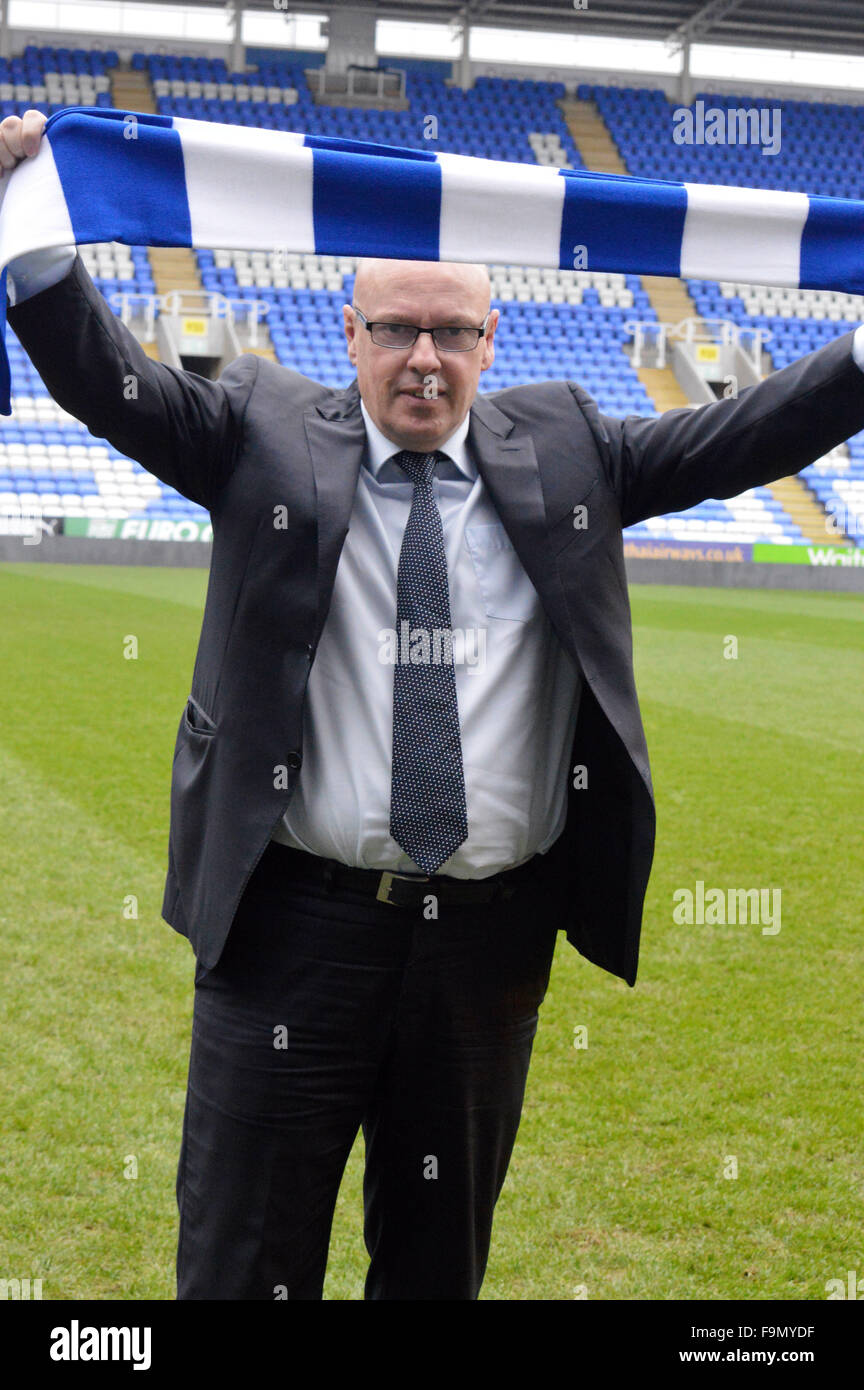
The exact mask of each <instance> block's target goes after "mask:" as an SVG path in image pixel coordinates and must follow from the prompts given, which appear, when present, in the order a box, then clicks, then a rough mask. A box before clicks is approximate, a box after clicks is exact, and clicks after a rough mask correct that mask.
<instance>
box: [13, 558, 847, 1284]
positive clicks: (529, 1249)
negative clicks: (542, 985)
mask: <svg viewBox="0 0 864 1390" xmlns="http://www.w3.org/2000/svg"><path fill="white" fill-rule="evenodd" d="M169 575H170V579H171V583H170V585H169V586H168V587H169V588H170V590H171V591H172V596H170V597H169V596H168V595H167V594H165V593H164V592H163V591H164V586H165V584H166V578H168V576H169ZM40 578H41V580H42V581H45V582H40V583H38V584H36V583H34V582H32V581H31V580H28V581H27V583H26V585H25V584H24V583H23V577H21V576H19V578H18V579H17V580H14V582H7V581H8V580H9V576H8V571H3V572H0V600H2V599H5V598H6V597H7V596H8V595H12V593H13V591H14V595H15V602H14V603H13V604H12V613H13V617H14V621H12V622H11V624H10V623H7V624H6V625H5V627H6V631H5V634H4V633H0V643H3V646H4V652H3V659H4V661H5V663H6V667H5V669H7V670H10V671H11V672H12V673H13V674H12V677H11V679H10V678H8V677H7V680H6V683H5V685H4V692H3V696H2V697H0V698H2V700H3V705H4V718H3V720H2V723H0V737H2V739H3V740H4V744H3V746H2V747H0V775H3V777H4V783H5V785H6V787H7V796H6V797H5V798H4V801H3V806H2V811H0V834H2V839H0V843H2V844H3V846H4V851H3V855H4V863H3V878H4V885H6V886H7V892H6V894H5V897H4V909H3V910H4V915H5V918H6V920H5V921H4V922H3V923H2V931H0V951H5V957H4V958H3V961H2V964H3V967H4V968H3V976H2V978H3V980H4V985H3V995H4V1000H5V1005H4V1007H5V1008H6V1012H7V1025H6V1037H7V1047H6V1053H5V1056H6V1061H7V1063H8V1062H9V1061H10V1058H11V1063H12V1067H13V1071H12V1072H10V1069H9V1066H8V1065H7V1066H6V1067H5V1068H4V1072H5V1076H4V1080H5V1082H6V1085H7V1089H8V1091H9V1092H10V1093H11V1096H12V1097H13V1105H12V1106H11V1107H8V1106H7V1110H9V1111H10V1123H9V1124H8V1125H7V1127H6V1128H7V1135H8V1137H7V1139H6V1140H5V1141H4V1148H5V1150H6V1152H7V1153H9V1152H11V1153H12V1154H13V1162H12V1163H11V1164H9V1163H7V1164H6V1171H5V1174H4V1181H5V1192H4V1198H5V1200H4V1223H3V1236H2V1239H3V1240H4V1242H5V1248H4V1249H3V1251H2V1264H3V1268H0V1274H3V1275H5V1276H8V1277H14V1276H15V1275H16V1274H17V1275H18V1276H19V1277H26V1276H27V1275H28V1274H30V1275H33V1276H37V1275H38V1273H39V1270H38V1269H34V1268H33V1267H32V1262H33V1261H34V1260H36V1261H39V1260H45V1259H50V1260H52V1261H53V1265H52V1267H53V1270H54V1273H53V1275H52V1274H51V1273H50V1272H49V1274H48V1275H47V1276H46V1285H45V1297H46V1298H52V1297H72V1298H76V1297H77V1298H82V1297H92V1296H95V1297H117V1298H146V1297H161V1298H170V1297H172V1296H173V1259H174V1242H175V1239H176V1209H175V1206H174V1190H173V1184H174V1175H175V1171H176V1159H177V1153H178V1150H179V1142H180V1117H181V1114H182V1093H183V1088H184V1085H185V1071H186V1064H187V1060H188V1045H189V1022H190V1009H191V975H192V971H191V953H190V952H189V948H188V946H187V945H186V944H185V943H183V942H182V941H181V940H180V939H179V938H178V937H177V936H176V935H175V934H174V933H173V932H172V931H171V929H170V928H169V927H167V925H165V924H164V923H162V922H161V919H160V918H159V917H158V910H159V904H160V903H161V887H162V877H163V875H162V869H163V866H164V855H165V839H166V836H167V811H168V797H167V792H168V779H169V769H170V756H171V746H172V744H173V735H174V730H175V728H176V722H177V719H178V717H179V714H180V712H181V710H182V703H183V700H184V699H185V695H186V693H187V686H186V681H187V680H188V674H184V673H189V672H191V667H192V659H193V657H194V649H195V642H196V640H197V633H198V614H197V613H195V612H193V609H194V606H195V605H194V604H193V603H192V602H191V601H190V602H189V604H188V605H184V604H183V603H182V602H175V601H174V597H176V595H180V594H184V593H185V594H186V595H188V596H191V595H192V594H194V593H195V592H196V585H197V586H198V589H197V592H198V594H199V595H203V588H202V587H201V581H202V575H201V574H200V572H197V571H173V572H165V571H159V572H157V571H140V572H138V576H137V577H136V581H135V592H134V593H130V592H128V590H125V591H124V589H123V584H124V580H123V576H118V586H119V587H118V588H116V589H115V588H114V587H113V586H112V583H111V571H110V570H108V569H107V567H106V569H105V570H104V571H100V574H99V576H98V579H99V582H98V584H89V583H80V582H78V581H76V580H72V581H71V582H70V583H69V584H68V585H66V584H63V583H58V582H57V580H58V579H60V580H62V578H63V571H62V570H61V569H60V567H57V568H56V569H55V578H54V581H53V582H51V583H49V582H47V575H42V576H40ZM13 579H14V577H13ZM25 591H26V596H25ZM160 592H161V596H160ZM847 599H848V600H849V601H850V602H846V600H847ZM751 601H752V607H751V606H748V605H750V603H751ZM196 602H197V600H196ZM858 603H859V601H858V600H857V598H856V596H854V595H824V596H823V595H814V594H807V595H806V596H802V595H800V594H797V593H796V594H788V593H770V594H768V593H760V594H758V595H752V594H749V593H745V592H743V591H707V590H699V591H693V590H686V589H669V590H667V591H666V593H665V594H663V595H660V594H658V593H657V591H656V590H655V589H654V588H653V587H652V586H646V587H643V588H641V589H639V590H636V589H634V590H633V606H634V615H635V619H636V627H635V648H636V660H637V672H638V684H639V690H640V696H641V699H642V706H643V712H644V715H645V724H646V731H647V736H648V743H649V748H650V751H651V757H652V766H653V769H654V775H655V782H656V786H657V799H658V819H659V839H658V847H657V858H656V861H655V869H654V874H653V875H652V881H651V884H650V885H649V889H648V896H647V899H646V909H645V924H644V932H643V952H642V960H641V964H640V975H639V983H638V985H637V987H636V989H635V990H629V989H628V988H627V986H626V985H624V984H623V983H622V982H620V981H616V980H614V979H613V978H612V977H611V976H609V975H607V974H605V973H603V972H601V971H599V970H597V969H596V968H595V967H593V966H591V965H589V964H588V963H587V962H586V961H584V960H583V959H581V958H580V957H579V956H578V955H577V954H576V952H575V951H574V950H573V949H572V947H570V946H569V945H568V944H567V943H566V942H565V941H564V939H563V937H559V940H558V945H557V950H556V958H555V962H554V965H553V971H552V981H551V985H550V990H549V994H548V995H547V999H546V1003H545V1004H544V1006H543V1009H542V1011H541V1014H540V1028H539V1032H538V1037H537V1041H536V1043H535V1051H534V1061H533V1064H532V1070H531V1074H530V1076H529V1081H528V1090H527V1096H526V1103H525V1109H524V1113H523V1119H522V1124H521V1128H520V1133H519V1137H518V1140H517V1144H516V1150H515V1154H514V1158H513V1161H512V1163H511V1168H510V1172H509V1174H508V1177H507V1180H506V1182H505V1184H504V1190H503V1192H502V1195H501V1199H500V1201H499V1206H498V1210H497V1213H496V1221H495V1229H494V1234H493V1243H492V1253H491V1258H490V1262H489V1268H488V1272H487V1276H486V1281H485V1284H484V1287H483V1294H482V1296H483V1298H488V1299H493V1300H513V1299H542V1300H549V1299H553V1300H557V1299H571V1298H572V1297H573V1296H574V1289H575V1288H576V1287H577V1286H579V1285H581V1284H585V1285H586V1286H587V1288H588V1293H589V1296H590V1297H591V1298H600V1299H609V1298H613V1299H617V1298H623V1299H635V1298H652V1299H653V1298H664V1299H691V1298H701V1297H706V1298H713V1299H729V1298H752V1299H795V1298H803V1299H814V1298H816V1299H822V1298H824V1297H825V1288H824V1285H825V1281H826V1280H827V1279H829V1278H838V1277H839V1278H842V1277H844V1275H845V1271H846V1270H847V1269H849V1268H855V1267H856V1266H857V1267H860V1230H861V1224H862V1214H864V1213H862V1191H864V1168H862V1162H861V1158H860V1141H859V1129H860V1123H859V1119H858V1113H857V1108H856V1104H855V1103H854V1102H852V1101H851V1100H850V1095H851V1094H852V1091H853V1090H854V1086H853V1081H852V1078H854V1076H855V1067H856V1065H857V1058H858V1057H859V1056H860V1054H861V1045H862V1041H864V1038H862V1025H861V1021H860V992H861V984H860V982H861V978H862V944H861V942H860V939H859V929H860V907H859V906H858V904H860V901H861V897H862V892H861V888H862V886H864V885H862V883H861V872H862V866H861V864H860V862H859V861H856V859H855V846H856V844H857V843H858V841H857V838H856V837H857V836H858V834H859V832H858V823H859V817H858V814H857V807H858V804H859V801H860V796H859V792H858V789H859V788H860V755H859V754H858V753H857V751H854V752H853V751H852V750H857V749H858V748H859V747H860V743H861V740H860V729H859V726H858V724H856V722H855V720H854V708H855V697H856V691H857V689H858V688H859V687H860V681H859V678H858V677H857V675H855V674H854V673H855V672H856V670H857V668H856V666H855V657H854V650H853V648H854V639H855V632H856V629H854V628H852V627H851V626H850V621H851V622H857V621H859V620H860V618H859V615H858V609H857V608H853V604H858ZM859 608H860V604H859ZM799 613H800V621H799V619H798V618H797V617H796V614H799ZM820 613H822V614H824V621H822V620H820ZM4 616H5V609H4ZM736 622H737V623H738V624H739V626H738V627H737V628H736V626H735V625H734V623H736ZM745 623H749V627H747V628H745ZM124 624H125V625H124ZM136 625H137V626H136ZM120 629H122V630H123V631H125V632H128V631H139V632H140V633H143V634H144V638H145V642H144V645H145V647H146V650H147V660H146V661H145V662H143V664H142V663H141V662H139V663H138V664H137V671H136V672H135V673H134V679H132V680H130V681H128V682H126V684H125V685H124V683H123V682H124V681H125V680H126V675H127V674H128V673H126V672H124V673H123V674H122V675H120V674H118V671H117V670H115V669H114V664H115V661H116V652H115V650H114V648H113V647H112V645H111V644H110V642H107V639H106V636H105V633H106V630H107V631H108V632H109V633H116V632H117V631H118V630H120ZM721 629H722V631H720V630H721ZM736 631H737V632H739V634H742V633H743V634H744V636H745V639H746V640H745V641H744V642H743V643H742V649H743V656H742V657H741V658H739V663H738V664H737V665H736V663H734V662H728V663H723V666H724V667H726V668H731V669H725V670H724V669H722V668H721V672H720V677H719V679H720V681H721V682H722V683H723V684H722V691H723V692H725V695H724V698H723V699H722V700H721V699H720V698H719V697H718V694H717V690H718V681H717V678H716V668H717V665H718V656H717V639H718V632H719V635H720V637H722V635H723V634H724V633H726V632H736ZM58 633H59V634H60V635H61V637H62V640H59V641H58V640H57V634H58ZM840 633H843V634H845V635H844V636H843V638H842V640H841V639H840V638H839V637H838V634H840ZM33 634H35V637H34V636H33ZM52 635H53V636H52ZM823 638H824V640H822V639H823ZM46 643H47V651H48V654H49V658H50V659H49V660H47V661H46V660H43V659H42V658H43V657H44V655H45V649H46ZM757 646H758V658H759V659H758V660H756V659H754V658H755V650H756V648H757ZM829 647H830V648H833V650H832V651H829ZM838 653H839V662H840V664H839V666H838V664H837V660H838V657H837V654H838ZM796 657H797V663H796ZM719 660H722V658H719ZM742 661H743V662H744V665H742V664H741V662H742ZM39 662H41V664H39ZM826 663H827V664H826ZM131 664H132V665H135V663H131ZM808 669H809V670H810V673H811V677H810V679H808V678H807V670H808ZM178 671H179V672H180V675H179V676H178ZM826 671H829V675H827V676H826ZM830 672H833V677H831V676H830ZM850 672H852V673H853V674H852V675H851V676H850ZM10 687H11V688H12V691H13V695H12V699H11V704H10V694H9V691H10ZM82 687H84V693H82ZM85 693H86V697H87V698H85ZM34 704H35V707H36V710H37V715H38V719H39V720H40V721H41V722H42V723H43V724H45V725H46V727H47V732H46V734H45V736H44V737H42V736H41V735H38V736H37V735H36V734H34V732H33V730H32V728H30V727H29V725H28V719H30V722H31V723H32V718H31V716H32V706H33V705H34ZM684 710H686V711H687V714H686V718H685V717H682V712H683V711H684ZM58 711H59V712H60V714H61V715H63V716H64V718H65V723H66V725H67V726H68V728H69V730H71V733H67V735H66V739H67V740H68V738H69V737H72V738H73V740H74V739H75V738H77V739H78V740H79V741H78V742H77V744H76V748H77V760H76V759H75V758H69V757H68V756H65V755H63V749H64V746H65V743H64V738H63V737H61V736H60V735H61V734H62V720H61V721H60V723H59V724H58V720H57V718H56V717H55V716H56V715H57V712H58ZM850 711H852V712H851V713H850ZM64 712H65V714H64ZM817 712H818V720H817V719H816V713H817ZM820 720H821V723H820V722H819V721H820ZM760 721H761V722H760ZM48 726H50V727H48ZM88 728H89V729H93V730H95V731H96V734H95V736H94V737H93V738H92V740H91V742H90V744H89V745H88V743H87V741H86V740H85V739H84V737H83V731H85V730H86V729H88ZM853 731H854V734H855V737H854V739H853V738H852V732H853ZM826 734H827V738H826ZM160 740H164V744H161V745H160ZM847 740H851V741H850V742H848V743H847ZM52 745H53V747H54V759H53V761H52V760H51V756H50V754H51V749H52ZM4 747H5V748H6V749H7V750H11V751H9V752H6V753H4V752H3V748H4ZM154 747H158V748H161V749H162V750H163V751H160V752H159V753H158V756H156V757H155V758H154V757H152V756H150V757H149V758H148V754H150V755H152V753H153V749H154ZM13 752H14V756H12V753H13ZM58 753H59V754H60V755H62V756H63V757H64V758H65V760H63V761H61V764H60V767H59V770H58V764H57V757H58ZM166 757H167V762H166V760H165V759H166ZM115 759H119V760H120V766H121V767H122V768H123V770H124V776H125V779H126V780H125V781H124V782H123V783H122V784H121V785H118V782H117V772H116V764H115V761H114V760H115ZM118 796H119V798H120V799H119V801H118ZM106 802H107V803H108V804H113V808H114V813H115V814H113V816H112V815H108V816H106V815H105V814H104V805H105V804H106ZM118 811H122V815H120V814H117V812H118ZM139 824H140V826H141V833H140V835H138V833H137V828H138V825H139ZM115 825H116V826H117V827H118V829H119V830H120V831H121V834H120V835H119V836H118V835H116V834H114V833H113V827H114V826H115ZM130 826H131V827H132V828H133V830H135V832H136V833H135V834H134V835H133V837H132V840H131V842H130V841H128V840H127V838H126V837H127V832H128V829H129V827H130ZM46 834H47V835H48V836H50V837H51V838H52V850H51V859H50V861H49V864H48V867H47V868H46V866H45V857H44V853H43V846H44V844H45V841H46ZM13 848H14V854H11V855H10V850H11V849H13ZM157 864H158V867H157ZM700 877H701V878H703V879H704V880H705V881H706V882H707V883H709V884H715V883H716V884H717V885H718V886H721V887H726V886H727V885H735V886H740V887H747V886H749V885H750V884H751V883H757V882H761V883H765V884H768V883H771V882H779V883H780V884H781V885H782V886H783V887H784V891H785V892H786V893H787V894H788V906H787V899H786V898H784V903H783V908H784V910H783V926H782V929H781V932H780V934H779V935H778V936H777V937H773V938H772V937H766V936H763V935H762V934H761V933H760V930H759V927H758V926H754V925H742V926H738V927H710V926H698V925H694V926H690V927H687V926H678V925H676V924H674V923H673V921H672V918H671V893H672V891H673V890H674V888H675V887H678V886H692V885H693V883H694V882H695V880H696V879H697V878H700ZM130 882H131V883H133V884H142V885H144V886H143V887H142V888H141V889H140V893H141V895H142V901H146V912H145V911H142V920H141V922H140V923H128V922H123V921H122V919H120V917H119V914H118V909H117V904H118V901H120V902H122V896H123V892H124V891H126V892H128V891H133V892H134V891H139V890H138V889H136V888H135V887H134V886H133V887H132V888H129V887H128V884H129V883H130ZM787 914H788V915H787ZM133 934H137V935H134V936H133ZM577 1025H585V1026H587V1028H588V1047H587V1048H585V1049H576V1048H574V1047H573V1039H574V1032H573V1030H574V1027H576V1026H577ZM10 1038H11V1040H12V1044H13V1045H12V1047H11V1048H10V1046H9V1041H8V1040H9V1039H10ZM433 1045H434V1039H430V1046H433ZM10 1145H11V1148H10ZM128 1153H137V1154H138V1155H139V1158H141V1157H142V1156H143V1161H142V1162H141V1164H140V1169H139V1178H138V1179H137V1180H132V1181H127V1180H125V1179H122V1176H121V1177H120V1178H118V1177H117V1166H116V1165H117V1158H118V1155H119V1156H120V1158H121V1159H123V1157H124V1156H125V1155H126V1154H128ZM362 1157H363V1150H362V1140H361V1139H360V1138H358V1141H357V1143H356V1144H355V1146H354V1151H353V1153H352V1155H351V1159H350V1160H349V1164H348V1169H347V1170H346V1176H345V1180H344V1182H343V1185H342V1189H341V1191H340V1194H339V1200H338V1203H337V1210H336V1216H335V1219H334V1225H333V1236H332V1241H331V1248H330V1259H329V1264H328V1272H327V1279H326V1282H325V1296H326V1297H327V1298H331V1299H352V1300H354V1299H359V1298H360V1297H361V1296H362V1285H363V1278H364V1275H365V1267H366V1257H365V1252H364V1249H363V1244H362V1234H361V1223H362V1191H361V1184H362ZM731 1158H735V1159H736V1161H737V1163H738V1176H737V1177H736V1178H730V1177H727V1176H726V1169H727V1167H728V1163H729V1160H730V1159H731ZM130 1189H131V1191H130ZM52 1281H53V1282H52Z"/></svg>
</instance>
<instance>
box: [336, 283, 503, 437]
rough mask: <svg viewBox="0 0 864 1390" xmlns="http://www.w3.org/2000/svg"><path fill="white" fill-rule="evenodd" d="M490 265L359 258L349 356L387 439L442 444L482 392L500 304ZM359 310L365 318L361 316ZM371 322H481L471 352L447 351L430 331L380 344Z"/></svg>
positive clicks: (348, 316)
mask: <svg viewBox="0 0 864 1390" xmlns="http://www.w3.org/2000/svg"><path fill="white" fill-rule="evenodd" d="M490 295H491V285H490V280H489V272H488V270H487V268H486V266H485V265H477V264H473V263H467V262H466V263H464V264H463V263H462V262H458V261H398V260H385V259H381V258H374V259H373V258H370V259H368V260H361V261H360V263H359V266H358V269H357V275H356V278H355V281H354V303H353V306H349V305H346V306H345V308H344V311H343V315H344V319H345V337H346V339H347V342H348V356H349V358H350V360H351V362H352V363H353V364H354V366H355V367H356V368H357V382H358V385H359V388H360V395H361V398H362V400H363V403H364V405H365V406H366V409H367V410H368V411H369V414H370V415H371V416H372V419H373V420H374V421H375V424H376V425H377V426H378V428H379V429H380V430H381V432H382V434H384V435H385V436H386V437H387V438H388V439H390V440H392V442H393V443H394V444H398V445H399V447H400V448H402V449H414V450H423V451H430V450H433V449H437V448H440V447H441V445H442V444H443V443H444V442H445V441H446V440H447V439H449V437H450V435H451V434H453V433H454V431H455V430H456V429H458V427H459V425H460V424H461V423H462V421H463V420H464V418H465V416H466V414H467V413H468V411H469V410H470V408H471V404H472V402H473V400H474V397H475V396H476V394H477V386H478V382H479V379H480V373H481V372H483V371H486V369H487V368H488V367H491V365H492V362H493V361H494V358H495V350H494V348H493V345H492V340H493V337H494V334H495V327H496V325H497V322H498V310H497V309H492V310H490V307H489V305H490ZM355 310H359V311H360V313H361V314H362V315H363V318H360V317H358V314H357V313H355ZM364 318H365V320H366V321H367V322H368V323H401V324H413V325H414V326H415V327H417V328H423V329H432V328H445V327H462V328H480V327H481V326H482V325H483V323H484V320H485V321H486V332H485V335H484V336H483V337H481V338H480V339H479V341H478V343H477V345H476V347H474V348H473V349H472V350H470V351H467V352H453V351H450V352H448V351H447V350H446V347H445V348H438V347H437V346H436V345H435V343H434V341H433V339H432V337H431V335H430V334H429V333H421V334H419V336H418V337H417V340H416V342H415V343H414V344H413V345H412V346H410V347H406V348H388V347H381V346H379V345H378V344H377V343H374V342H373V341H372V337H371V334H370V333H369V332H368V331H367V329H366V325H365V323H364V321H363V319H364Z"/></svg>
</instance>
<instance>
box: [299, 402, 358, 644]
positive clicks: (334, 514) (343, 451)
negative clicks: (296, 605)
mask: <svg viewBox="0 0 864 1390" xmlns="http://www.w3.org/2000/svg"><path fill="white" fill-rule="evenodd" d="M304 420H305V425H306V439H307V442H308V445H309V453H310V455H311V458H312V471H313V475H314V478H315V502H314V507H315V515H316V518H317V524H318V630H319V632H320V629H321V627H322V626H323V624H324V619H325V617H326V614H327V609H328V608H329V606H330V596H331V594H332V592H333V584H334V582H335V579H336V566H337V565H338V563H339V555H340V553H341V550H342V546H343V545H344V543H345V537H346V536H347V534H348V522H349V520H350V517H351V508H352V507H353V505H354V498H355V495H356V493H357V479H358V476H359V473H360V468H361V467H362V464H363V454H364V450H365V448H366V426H365V424H364V422H363V415H362V413H361V411H360V392H359V390H358V389H357V381H356V379H355V380H354V381H353V382H352V383H351V385H350V386H349V387H348V388H347V389H346V390H345V391H340V392H338V393H336V394H335V395H334V396H333V397H332V398H331V399H330V400H328V401H325V402H323V403H322V404H319V405H316V406H311V407H310V409H309V410H307V411H306V413H305V416H304Z"/></svg>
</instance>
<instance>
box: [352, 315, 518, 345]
mask: <svg viewBox="0 0 864 1390" xmlns="http://www.w3.org/2000/svg"><path fill="white" fill-rule="evenodd" d="M351 307H352V309H353V310H354V313H355V314H356V315H357V317H358V318H359V319H361V320H362V322H363V324H364V326H365V327H366V328H367V329H368V330H369V333H370V335H371V337H372V341H373V343H376V344H377V346H378V347H386V348H409V347H413V345H414V344H415V343H416V341H417V339H418V337H419V336H420V334H421V333H428V334H429V335H430V336H431V338H432V341H433V343H434V344H435V346H436V347H437V348H440V349H441V351H442V352H471V351H472V349H473V348H476V346H477V344H478V343H479V341H480V339H481V338H482V337H484V336H485V333H486V325H487V323H488V322H489V314H487V315H486V317H485V319H484V320H483V322H482V324H481V325H480V327H479V328H460V327H458V326H457V325H456V324H452V325H449V324H448V325H443V326H442V327H441V328H417V327H415V325H414V324H413V323H381V322H378V321H376V322H375V323H370V322H369V320H368V319H367V317H366V315H365V314H364V313H362V311H361V310H360V309H358V308H357V306H356V304H352V306H351ZM490 312H491V311H490Z"/></svg>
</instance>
